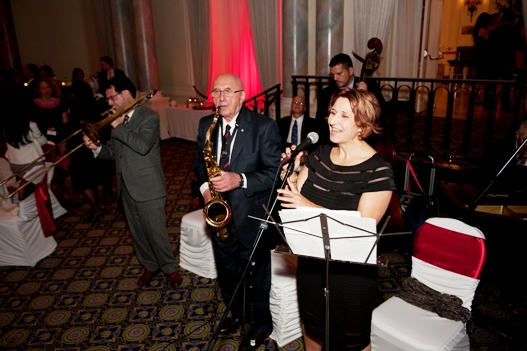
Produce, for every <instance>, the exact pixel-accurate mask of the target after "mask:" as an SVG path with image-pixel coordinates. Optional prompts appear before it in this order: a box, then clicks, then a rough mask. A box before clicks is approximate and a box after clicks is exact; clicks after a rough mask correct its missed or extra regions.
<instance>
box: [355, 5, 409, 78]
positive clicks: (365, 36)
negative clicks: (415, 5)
mask: <svg viewBox="0 0 527 351" xmlns="http://www.w3.org/2000/svg"><path fill="white" fill-rule="evenodd" d="M396 4H397V5H398V4H399V3H398V2H397V1H396V0H369V1H362V0H355V1H353V23H354V26H355V28H356V30H355V31H354V37H353V45H354V47H353V52H355V53H356V54H358V55H359V56H361V57H363V58H364V57H365V56H366V54H367V53H368V52H370V51H371V50H370V49H368V40H369V39H371V38H373V37H376V38H379V39H380V40H381V41H382V42H383V43H386V41H387V38H388V29H390V28H391V24H392V21H393V17H394V16H393V15H394V11H395V5H396ZM372 18H375V21H372V20H371V19H372ZM353 66H354V68H355V75H356V76H358V75H359V73H360V70H361V68H362V63H360V62H359V61H358V60H356V59H354V60H353Z"/></svg>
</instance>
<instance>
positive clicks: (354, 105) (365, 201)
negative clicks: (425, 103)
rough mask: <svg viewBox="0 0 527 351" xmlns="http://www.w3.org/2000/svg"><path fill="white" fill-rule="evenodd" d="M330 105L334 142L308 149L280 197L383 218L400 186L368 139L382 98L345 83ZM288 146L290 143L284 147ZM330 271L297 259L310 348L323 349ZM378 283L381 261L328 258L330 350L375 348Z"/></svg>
mask: <svg viewBox="0 0 527 351" xmlns="http://www.w3.org/2000/svg"><path fill="white" fill-rule="evenodd" d="M330 106H331V109H330V111H331V112H330V115H329V119H328V123H329V126H327V127H326V128H328V129H329V131H330V133H329V135H330V140H331V142H332V144H331V145H330V144H324V145H321V146H319V147H318V148H317V149H316V150H315V151H314V152H313V153H312V154H311V155H309V157H308V160H307V162H306V163H305V165H304V166H303V167H302V168H301V170H300V173H299V174H298V175H296V174H295V173H294V174H293V175H291V177H289V179H288V181H287V184H288V187H286V188H285V189H279V190H278V193H279V195H278V200H279V201H281V202H282V207H284V208H297V207H319V208H328V209H332V210H348V211H359V212H360V214H361V216H362V217H368V218H373V219H375V221H376V222H377V223H378V222H379V220H380V219H381V218H382V217H383V215H384V213H385V212H386V209H387V208H388V204H389V203H390V199H391V196H392V192H393V191H394V190H395V189H396V188H395V183H394V178H393V170H392V167H391V166H390V164H389V163H388V162H386V161H385V160H384V159H383V158H382V157H381V156H379V154H377V152H376V151H375V150H374V149H373V148H372V147H371V146H369V145H368V143H366V141H365V140H364V139H365V138H367V137H369V136H370V135H372V134H373V133H378V122H377V121H378V117H379V114H380V106H379V102H378V101H377V99H376V98H375V96H374V95H373V94H372V93H369V92H366V91H363V90H358V89H348V88H345V89H339V90H336V91H335V92H334V93H333V96H332V98H331V101H330ZM292 148H293V149H294V146H293V147H292ZM290 153H291V150H290V149H289V148H287V149H286V154H287V155H288V156H289V155H290ZM286 154H283V155H282V156H283V157H285V156H286ZM300 158H301V154H299V155H298V157H297V158H296V159H295V165H294V167H295V170H298V169H299V167H300V166H299V164H300ZM286 167H287V166H284V168H286ZM325 273H326V262H325V261H323V260H319V259H315V258H308V257H299V258H298V267H297V286H298V305H299V310H300V318H301V321H302V325H303V332H304V342H305V348H306V350H308V351H310V350H321V349H322V347H323V342H324V339H325V316H326V308H325V306H326V303H325V301H326V299H325V296H324V288H325V286H326V282H325V275H326V274H325ZM376 289H377V268H376V267H373V266H365V265H357V264H350V263H346V262H336V261H333V262H330V265H329V290H330V291H331V300H330V306H329V315H330V316H331V317H330V325H329V332H330V335H329V340H330V344H331V350H371V344H370V325H371V315H372V311H373V302H374V295H375V291H376Z"/></svg>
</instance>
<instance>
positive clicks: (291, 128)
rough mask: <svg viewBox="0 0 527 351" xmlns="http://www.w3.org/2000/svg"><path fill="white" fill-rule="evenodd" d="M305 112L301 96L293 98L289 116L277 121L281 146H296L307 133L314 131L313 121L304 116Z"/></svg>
mask: <svg viewBox="0 0 527 351" xmlns="http://www.w3.org/2000/svg"><path fill="white" fill-rule="evenodd" d="M305 111H306V100H304V98H303V97H302V96H295V97H294V98H293V102H291V116H287V117H282V118H280V119H279V120H278V128H280V136H281V137H282V144H284V145H287V146H290V145H291V144H293V145H298V144H300V142H302V140H304V139H305V138H306V137H307V135H308V134H309V132H312V131H314V130H315V120H314V119H312V118H310V117H309V116H304V112H305Z"/></svg>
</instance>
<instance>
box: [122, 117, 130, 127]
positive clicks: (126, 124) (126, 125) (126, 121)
mask: <svg viewBox="0 0 527 351" xmlns="http://www.w3.org/2000/svg"><path fill="white" fill-rule="evenodd" d="M129 120H130V116H128V115H126V116H124V121H123V124H124V126H125V127H128V121H129Z"/></svg>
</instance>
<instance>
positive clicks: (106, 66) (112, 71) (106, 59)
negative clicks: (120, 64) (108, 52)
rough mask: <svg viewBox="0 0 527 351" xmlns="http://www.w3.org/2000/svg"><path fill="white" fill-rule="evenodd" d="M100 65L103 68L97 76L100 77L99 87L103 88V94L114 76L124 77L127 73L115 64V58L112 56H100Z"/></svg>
mask: <svg viewBox="0 0 527 351" xmlns="http://www.w3.org/2000/svg"><path fill="white" fill-rule="evenodd" d="M99 66H100V68H101V71H100V72H97V77H98V78H99V89H101V94H103V95H104V92H105V91H106V88H107V87H108V81H109V80H110V79H112V78H113V77H118V78H124V77H126V74H124V72H123V71H121V70H120V69H118V68H115V67H114V65H113V60H112V59H111V57H110V56H103V57H101V58H100V61H99Z"/></svg>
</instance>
